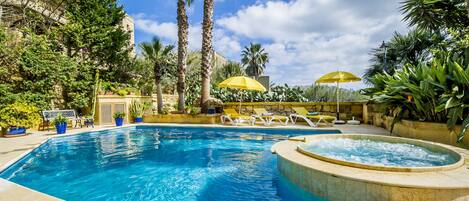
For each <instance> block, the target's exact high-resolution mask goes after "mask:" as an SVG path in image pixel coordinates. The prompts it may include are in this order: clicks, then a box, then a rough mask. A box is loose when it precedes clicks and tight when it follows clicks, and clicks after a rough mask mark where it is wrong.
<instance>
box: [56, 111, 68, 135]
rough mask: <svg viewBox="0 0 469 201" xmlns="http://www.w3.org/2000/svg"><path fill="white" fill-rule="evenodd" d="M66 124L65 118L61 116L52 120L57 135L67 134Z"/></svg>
mask: <svg viewBox="0 0 469 201" xmlns="http://www.w3.org/2000/svg"><path fill="white" fill-rule="evenodd" d="M67 122H68V119H67V118H65V117H63V116H62V115H61V114H59V115H57V117H56V118H55V119H54V125H55V129H56V131H57V134H64V133H66V132H67Z"/></svg>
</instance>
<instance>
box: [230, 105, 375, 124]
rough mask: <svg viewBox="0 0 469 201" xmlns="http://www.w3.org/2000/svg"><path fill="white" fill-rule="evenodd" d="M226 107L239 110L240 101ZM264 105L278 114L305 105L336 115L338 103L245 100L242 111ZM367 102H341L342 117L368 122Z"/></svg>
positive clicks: (250, 111)
mask: <svg viewBox="0 0 469 201" xmlns="http://www.w3.org/2000/svg"><path fill="white" fill-rule="evenodd" d="M224 107H225V108H235V109H237V110H238V108H239V102H228V103H225V105H224ZM259 107H263V108H266V109H267V110H268V111H271V112H275V113H278V114H283V115H288V114H291V113H293V110H292V107H304V108H306V109H307V110H309V111H315V112H320V113H322V114H325V115H331V116H336V111H337V103H334V102H243V103H242V104H241V111H242V113H244V114H250V113H251V114H252V113H253V109H254V108H259ZM367 109H368V107H367V105H366V102H343V103H340V119H344V120H348V119H352V117H355V119H357V120H360V121H362V122H368V116H369V115H368V113H367ZM364 114H365V115H364Z"/></svg>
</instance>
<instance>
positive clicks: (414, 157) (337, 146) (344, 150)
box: [299, 138, 459, 167]
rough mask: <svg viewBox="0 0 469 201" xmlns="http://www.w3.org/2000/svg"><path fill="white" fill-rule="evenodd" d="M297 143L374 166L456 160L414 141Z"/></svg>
mask: <svg viewBox="0 0 469 201" xmlns="http://www.w3.org/2000/svg"><path fill="white" fill-rule="evenodd" d="M299 146H300V147H301V148H302V149H303V150H305V151H308V152H311V153H315V154H318V155H321V156H325V157H329V158H333V159H337V160H343V161H350V162H355V163H362V164H368V165H377V166H391V167H434V166H443V165H449V164H453V163H456V162H457V161H458V160H459V158H458V157H457V156H455V155H453V154H450V153H444V152H437V151H434V150H431V149H428V148H425V147H421V146H417V145H413V144H407V143H391V142H385V141H377V140H369V139H349V138H337V139H320V140H315V141H313V142H309V143H307V144H301V145H299Z"/></svg>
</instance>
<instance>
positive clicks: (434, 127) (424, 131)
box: [373, 113, 469, 148]
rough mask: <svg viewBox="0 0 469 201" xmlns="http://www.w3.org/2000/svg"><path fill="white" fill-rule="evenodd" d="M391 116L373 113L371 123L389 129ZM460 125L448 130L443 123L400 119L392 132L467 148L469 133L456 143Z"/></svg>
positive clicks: (468, 146)
mask: <svg viewBox="0 0 469 201" xmlns="http://www.w3.org/2000/svg"><path fill="white" fill-rule="evenodd" d="M392 120H393V118H392V117H389V116H385V115H382V114H378V113H376V114H373V125H374V126H379V127H383V128H385V129H387V130H391V124H392ZM460 130H461V126H456V130H455V131H454V132H450V131H449V130H448V127H447V126H446V124H444V123H434V122H419V121H409V120H402V121H400V122H399V123H396V125H395V126H394V130H393V134H395V135H398V136H401V137H406V138H413V139H421V140H428V141H432V142H439V143H443V144H448V145H453V146H457V147H462V148H469V135H468V136H466V137H465V138H464V139H463V141H462V142H461V143H457V142H456V140H457V135H458V133H459V131H460Z"/></svg>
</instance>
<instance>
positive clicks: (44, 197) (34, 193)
mask: <svg viewBox="0 0 469 201" xmlns="http://www.w3.org/2000/svg"><path fill="white" fill-rule="evenodd" d="M138 126H157V127H194V128H200V127H202V128H230V129H240V130H242V129H259V130H302V131H308V130H310V131H339V133H341V130H340V129H338V128H334V127H326V128H313V127H266V126H257V125H254V126H227V125H218V124H172V123H139V124H125V125H123V126H119V127H103V128H96V129H91V130H86V131H83V130H71V131H70V132H69V133H66V134H60V135H57V134H51V135H47V137H46V139H44V140H42V141H41V142H40V143H38V144H37V145H35V146H33V147H32V148H31V149H29V150H27V151H24V152H23V153H21V154H19V155H18V156H17V157H15V158H13V159H11V160H9V161H8V162H6V163H4V164H3V165H1V166H0V173H1V172H3V171H5V170H6V169H8V168H9V167H10V166H12V165H14V164H15V163H16V162H18V161H20V160H21V159H23V158H24V157H26V156H28V155H29V154H31V152H33V151H34V150H36V149H37V148H38V147H40V146H42V145H44V144H45V143H47V142H48V141H49V140H51V139H53V138H61V137H69V136H75V135H81V134H86V133H92V132H100V131H107V130H114V129H122V128H131V127H138ZM0 185H12V186H14V188H15V189H16V190H17V191H18V190H21V191H25V190H26V191H29V192H30V193H31V196H38V197H35V199H37V200H62V199H60V198H57V197H54V196H52V195H48V194H46V193H43V192H40V191H37V190H35V189H32V188H28V187H26V186H23V185H21V184H18V183H15V182H12V181H9V180H6V179H3V178H0ZM0 194H1V191H0ZM27 197H29V193H28V195H27ZM0 198H1V196H0ZM0 200H1V199H0ZM19 200H22V199H19ZM24 200H28V199H24Z"/></svg>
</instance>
